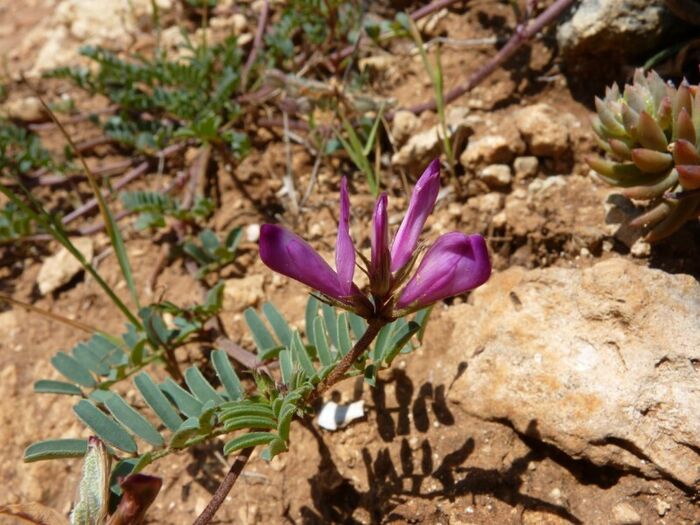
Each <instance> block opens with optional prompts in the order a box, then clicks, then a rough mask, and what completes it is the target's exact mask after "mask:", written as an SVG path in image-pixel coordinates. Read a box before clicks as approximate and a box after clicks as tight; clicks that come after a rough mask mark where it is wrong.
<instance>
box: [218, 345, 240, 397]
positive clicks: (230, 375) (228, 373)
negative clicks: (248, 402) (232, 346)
mask: <svg viewBox="0 0 700 525" xmlns="http://www.w3.org/2000/svg"><path fill="white" fill-rule="evenodd" d="M211 361H212V364H213V365H214V370H215V371H216V375H217V376H219V381H221V384H222V385H224V388H225V389H226V393H227V394H228V397H229V398H230V399H231V400H234V401H235V400H237V399H241V397H243V396H242V392H243V388H242V386H241V381H240V379H238V376H237V375H236V371H235V370H234V369H233V366H231V361H230V360H229V358H228V354H226V352H225V351H223V350H214V351H213V352H212V353H211Z"/></svg>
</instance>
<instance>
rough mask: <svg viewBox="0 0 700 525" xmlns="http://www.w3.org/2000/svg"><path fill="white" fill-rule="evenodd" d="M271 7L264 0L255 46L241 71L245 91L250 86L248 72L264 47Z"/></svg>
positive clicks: (242, 88)
mask: <svg viewBox="0 0 700 525" xmlns="http://www.w3.org/2000/svg"><path fill="white" fill-rule="evenodd" d="M268 9H269V4H268V0H263V5H262V10H261V11H260V18H258V27H257V29H256V30H255V39H254V40H253V47H252V49H251V50H250V54H249V55H248V60H246V63H245V65H244V66H243V71H242V72H241V90H242V91H244V92H245V90H246V87H247V86H248V74H249V73H250V69H251V68H252V67H253V64H255V60H256V59H257V58H258V52H259V51H260V48H261V47H262V42H263V36H264V35H265V26H266V24H267V12H268Z"/></svg>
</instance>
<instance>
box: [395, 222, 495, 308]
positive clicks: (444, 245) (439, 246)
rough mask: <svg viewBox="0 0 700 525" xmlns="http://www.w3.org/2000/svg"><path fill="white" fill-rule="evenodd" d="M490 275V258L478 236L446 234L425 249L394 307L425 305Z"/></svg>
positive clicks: (480, 237) (454, 293)
mask: <svg viewBox="0 0 700 525" xmlns="http://www.w3.org/2000/svg"><path fill="white" fill-rule="evenodd" d="M490 275H491V261H490V260H489V254H488V250H487V248H486V242H485V241H484V238H483V237H482V236H481V235H465V234H463V233H459V232H452V233H446V234H445V235H442V236H441V237H439V238H438V240H437V241H435V244H433V245H432V246H431V247H430V249H429V250H428V251H427V253H426V254H425V256H424V257H423V260H422V261H421V263H420V266H419V267H418V270H417V271H416V273H415V275H414V276H413V278H412V279H411V280H410V281H409V283H408V284H407V285H406V288H404V290H403V292H402V293H401V297H400V298H399V301H398V303H397V305H396V306H397V307H398V308H406V307H408V306H414V307H424V306H428V305H430V304H432V303H434V302H436V301H440V300H441V299H446V298H448V297H452V296H454V295H459V294H461V293H464V292H467V291H469V290H472V289H474V288H476V287H477V286H479V285H481V284H483V283H485V282H486V280H487V279H488V278H489V276H490Z"/></svg>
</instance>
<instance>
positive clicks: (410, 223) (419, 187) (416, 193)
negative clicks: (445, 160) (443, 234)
mask: <svg viewBox="0 0 700 525" xmlns="http://www.w3.org/2000/svg"><path fill="white" fill-rule="evenodd" d="M439 191H440V161H439V160H438V159H435V160H433V161H432V162H431V163H430V164H429V165H428V167H427V168H426V170H425V171H424V172H423V175H421V177H420V179H418V183H417V184H416V187H415V188H413V194H412V195H411V202H410V203H409V205H408V211H407V212H406V216H405V217H404V218H403V221H402V222H401V226H399V231H398V232H396V236H395V237H394V242H393V244H392V245H391V271H392V272H395V271H397V270H398V269H400V268H401V267H402V266H403V265H405V264H406V263H407V262H408V261H410V260H411V256H412V255H413V251H414V250H415V249H416V244H418V237H419V236H420V234H421V231H423V226H424V225H425V220H426V219H427V218H428V215H429V214H430V212H431V211H433V207H434V206H435V201H436V200H437V196H438V192H439Z"/></svg>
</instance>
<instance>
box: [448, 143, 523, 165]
mask: <svg viewBox="0 0 700 525" xmlns="http://www.w3.org/2000/svg"><path fill="white" fill-rule="evenodd" d="M520 144H521V145H522V141H521V143H520ZM516 146H517V145H516ZM514 154H515V152H514V151H513V145H512V144H511V142H510V141H509V140H508V139H507V138H506V137H503V136H502V135H484V136H483V137H479V138H477V139H476V140H473V141H470V142H469V145H468V146H467V149H465V150H464V152H463V153H462V155H460V157H459V162H460V163H461V164H462V166H464V167H465V168H467V169H475V168H477V167H478V166H481V165H484V164H504V163H508V162H510V161H511V160H513V156H514Z"/></svg>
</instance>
